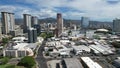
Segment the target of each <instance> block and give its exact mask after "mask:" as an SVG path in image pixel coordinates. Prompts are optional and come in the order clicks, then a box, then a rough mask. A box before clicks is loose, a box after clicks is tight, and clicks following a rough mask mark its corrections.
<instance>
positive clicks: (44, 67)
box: [36, 41, 47, 68]
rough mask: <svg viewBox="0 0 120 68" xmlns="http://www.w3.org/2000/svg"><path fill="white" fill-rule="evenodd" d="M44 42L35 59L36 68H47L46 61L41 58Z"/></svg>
mask: <svg viewBox="0 0 120 68" xmlns="http://www.w3.org/2000/svg"><path fill="white" fill-rule="evenodd" d="M45 43H46V41H43V43H42V45H41V46H40V48H39V49H38V55H37V57H36V60H37V62H38V65H39V66H38V67H39V68H47V60H46V59H45V58H44V57H43V54H42V53H43V50H44V45H45Z"/></svg>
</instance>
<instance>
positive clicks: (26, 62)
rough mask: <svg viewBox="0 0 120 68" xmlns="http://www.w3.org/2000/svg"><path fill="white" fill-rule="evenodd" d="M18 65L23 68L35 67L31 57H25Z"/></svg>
mask: <svg viewBox="0 0 120 68" xmlns="http://www.w3.org/2000/svg"><path fill="white" fill-rule="evenodd" d="M18 65H20V66H24V67H27V68H32V67H33V66H34V65H35V60H34V58H33V57H31V56H25V57H24V58H22V59H21V61H20V62H19V63H18Z"/></svg>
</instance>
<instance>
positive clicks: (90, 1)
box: [0, 0, 120, 21]
mask: <svg viewBox="0 0 120 68" xmlns="http://www.w3.org/2000/svg"><path fill="white" fill-rule="evenodd" d="M0 4H1V5H0V11H1V12H3V11H6V12H8V11H9V12H12V13H15V18H22V14H31V15H34V16H37V17H38V18H40V19H41V18H48V17H53V18H55V17H56V14H57V13H62V15H63V18H65V19H81V17H82V16H85V17H89V18H90V19H91V20H97V21H112V20H113V19H115V18H120V10H119V9H120V7H119V5H120V1H119V0H64V1H63V0H53V1H51V0H34V1H33V0H14V1H13V0H0Z"/></svg>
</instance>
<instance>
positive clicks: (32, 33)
mask: <svg viewBox="0 0 120 68" xmlns="http://www.w3.org/2000/svg"><path fill="white" fill-rule="evenodd" d="M36 41H37V30H36V29H35V28H29V29H28V42H29V43H35V42H36Z"/></svg>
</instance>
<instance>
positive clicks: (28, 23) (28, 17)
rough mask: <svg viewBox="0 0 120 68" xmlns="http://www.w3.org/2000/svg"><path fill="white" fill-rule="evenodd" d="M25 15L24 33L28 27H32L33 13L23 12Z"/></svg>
mask: <svg viewBox="0 0 120 68" xmlns="http://www.w3.org/2000/svg"><path fill="white" fill-rule="evenodd" d="M23 17H24V33H26V32H27V31H28V29H29V28H31V15H29V14H23Z"/></svg>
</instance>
